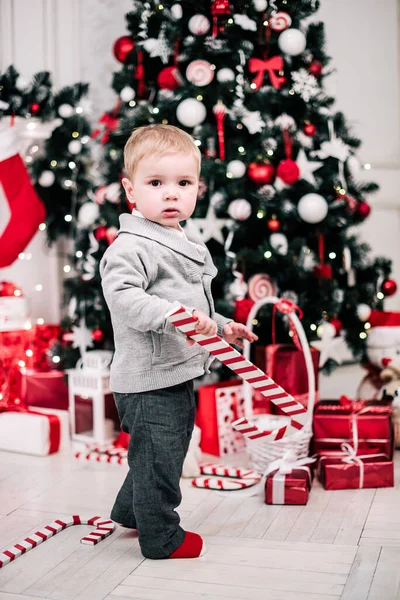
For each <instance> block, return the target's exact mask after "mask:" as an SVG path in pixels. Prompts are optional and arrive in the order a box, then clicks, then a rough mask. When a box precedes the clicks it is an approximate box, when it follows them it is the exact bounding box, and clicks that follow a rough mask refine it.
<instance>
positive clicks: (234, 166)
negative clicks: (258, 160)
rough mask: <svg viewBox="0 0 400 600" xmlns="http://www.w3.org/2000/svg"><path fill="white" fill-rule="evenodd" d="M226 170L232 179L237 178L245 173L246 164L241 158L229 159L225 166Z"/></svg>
mask: <svg viewBox="0 0 400 600" xmlns="http://www.w3.org/2000/svg"><path fill="white" fill-rule="evenodd" d="M226 172H227V174H229V175H230V177H231V178H232V179H239V178H240V177H243V175H244V174H245V173H246V165H245V164H244V162H242V161H241V160H231V161H230V162H229V163H228V164H227V166H226Z"/></svg>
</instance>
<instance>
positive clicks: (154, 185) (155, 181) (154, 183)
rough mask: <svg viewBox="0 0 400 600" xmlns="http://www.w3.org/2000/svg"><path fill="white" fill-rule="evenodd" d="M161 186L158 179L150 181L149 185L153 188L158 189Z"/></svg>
mask: <svg viewBox="0 0 400 600" xmlns="http://www.w3.org/2000/svg"><path fill="white" fill-rule="evenodd" d="M160 184H161V181H160V180H159V179H152V180H151V181H150V185H152V186H153V187H158V186H159V185H160Z"/></svg>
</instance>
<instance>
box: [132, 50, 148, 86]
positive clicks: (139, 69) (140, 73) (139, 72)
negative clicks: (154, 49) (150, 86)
mask: <svg viewBox="0 0 400 600" xmlns="http://www.w3.org/2000/svg"><path fill="white" fill-rule="evenodd" d="M135 77H136V79H137V81H138V89H137V93H138V97H139V98H143V96H144V95H145V94H146V85H145V83H144V65H143V52H141V51H140V50H138V52H137V65H136V75H135Z"/></svg>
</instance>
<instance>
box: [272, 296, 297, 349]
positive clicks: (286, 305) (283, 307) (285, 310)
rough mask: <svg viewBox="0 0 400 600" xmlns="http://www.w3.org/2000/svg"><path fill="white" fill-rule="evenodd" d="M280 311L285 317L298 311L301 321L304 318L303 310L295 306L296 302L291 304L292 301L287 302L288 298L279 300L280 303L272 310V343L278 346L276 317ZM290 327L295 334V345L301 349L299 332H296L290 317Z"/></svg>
mask: <svg viewBox="0 0 400 600" xmlns="http://www.w3.org/2000/svg"><path fill="white" fill-rule="evenodd" d="M278 310H279V312H280V313H282V314H283V315H290V313H292V312H295V311H297V312H298V313H299V319H302V318H303V311H302V310H301V308H300V307H299V306H297V304H295V303H294V302H291V301H290V300H287V299H286V298H280V299H279V300H278V302H276V303H275V304H274V307H273V309H272V343H273V344H274V345H275V344H276V331H275V317H276V312H277V311H278ZM289 327H290V331H291V332H292V333H293V341H294V343H295V345H296V346H297V348H299V349H300V348H301V344H300V340H299V337H298V335H297V331H296V329H295V327H294V325H293V323H292V321H291V319H290V317H289Z"/></svg>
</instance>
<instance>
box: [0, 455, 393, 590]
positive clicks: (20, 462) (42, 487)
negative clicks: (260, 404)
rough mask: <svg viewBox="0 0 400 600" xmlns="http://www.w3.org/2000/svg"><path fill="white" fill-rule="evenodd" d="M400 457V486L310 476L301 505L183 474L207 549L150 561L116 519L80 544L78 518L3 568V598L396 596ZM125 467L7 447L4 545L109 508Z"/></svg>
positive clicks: (0, 515) (2, 484)
mask: <svg viewBox="0 0 400 600" xmlns="http://www.w3.org/2000/svg"><path fill="white" fill-rule="evenodd" d="M207 458H208V457H207ZM396 460H397V465H396V471H397V473H396V481H397V487H396V488H394V489H378V490H357V491H351V490H345V491H335V492H326V491H324V490H323V489H322V488H321V487H320V485H319V484H318V483H316V482H314V486H313V489H312V492H311V495H310V500H309V503H308V505H307V506H304V507H301V506H293V507H291V506H267V505H266V504H264V503H263V501H262V498H261V497H252V498H251V497H246V498H243V497H240V496H239V495H237V494H239V493H240V492H230V493H229V492H228V493H225V494H224V495H222V494H220V493H218V492H214V491H210V490H199V489H195V488H193V487H191V486H190V481H187V480H185V481H183V482H182V488H183V502H182V505H181V507H180V510H179V512H180V514H181V517H182V522H183V526H184V527H185V528H187V529H191V530H194V531H197V532H198V533H201V534H202V535H204V537H205V539H206V542H207V548H208V551H207V553H206V554H205V555H204V556H203V557H201V558H199V559H195V560H175V561H151V560H146V559H144V558H143V556H142V555H141V552H140V549H139V546H138V542H137V538H136V537H135V535H134V534H133V532H131V531H128V530H125V529H122V528H120V527H118V528H117V529H116V531H115V532H114V533H113V534H112V535H111V536H110V537H109V538H107V539H106V540H105V541H103V542H101V543H100V544H98V545H97V546H95V547H90V546H84V545H82V544H80V543H79V540H80V538H81V537H82V536H83V535H84V533H86V532H88V531H90V527H88V526H80V527H70V528H69V529H67V530H65V531H63V532H61V533H60V534H58V535H56V536H55V537H54V538H52V539H50V540H48V541H46V542H44V543H43V544H42V545H41V546H38V547H37V548H35V549H34V550H32V551H30V552H28V553H27V554H26V555H24V556H21V557H20V558H18V559H17V560H16V561H15V562H13V563H10V564H8V565H6V566H5V567H3V568H2V569H1V570H0V600H33V599H36V598H52V599H54V600H100V599H103V598H108V599H110V600H111V599H114V600H117V599H120V600H121V599H124V598H135V599H143V600H144V599H146V600H200V599H202V600H213V599H215V600H219V599H222V598H231V599H236V600H242V599H243V600H245V599H246V600H334V599H335V598H337V599H339V598H342V599H343V600H364V599H365V600H366V599H368V600H395V599H396V598H398V599H400V453H399V455H398V456H397V457H396ZM244 461H245V457H234V458H233V460H232V459H231V460H230V463H231V464H237V465H238V466H241V465H243V464H244ZM227 462H228V461H227ZM125 469H126V468H125V467H120V466H117V465H115V466H114V465H104V464H103V465H101V464H96V465H94V464H89V463H81V462H78V461H77V460H76V459H74V458H73V457H72V456H71V455H70V454H64V455H53V456H51V457H48V458H35V457H32V456H24V455H18V454H11V453H0V549H1V550H3V549H5V548H6V547H7V546H10V545H13V544H14V543H16V542H18V541H19V540H21V539H23V538H25V537H26V536H27V535H28V534H29V533H33V532H34V531H35V530H37V529H38V528H40V526H41V525H45V524H47V523H49V522H51V521H52V520H53V519H55V518H62V517H63V516H67V515H71V514H79V515H81V516H86V517H90V516H94V515H101V516H104V517H107V516H108V515H109V511H110V508H111V505H112V502H113V499H114V497H115V494H116V492H117V490H118V489H119V486H120V484H121V482H122V480H123V477H124V474H125Z"/></svg>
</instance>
